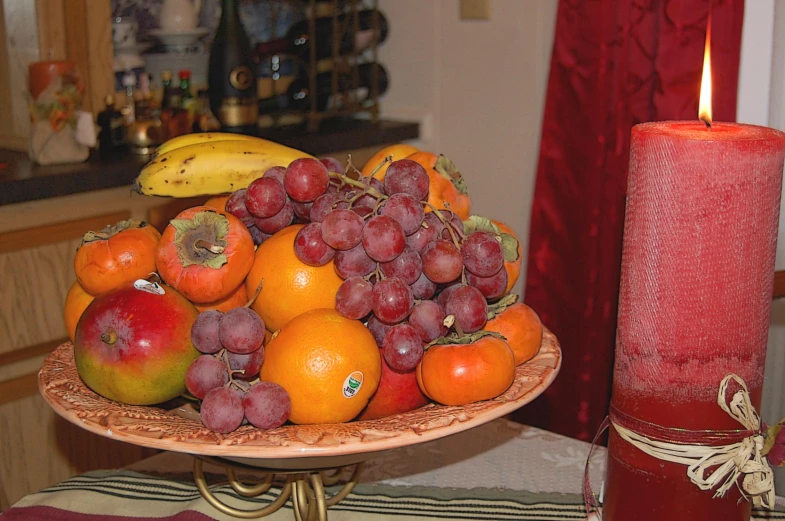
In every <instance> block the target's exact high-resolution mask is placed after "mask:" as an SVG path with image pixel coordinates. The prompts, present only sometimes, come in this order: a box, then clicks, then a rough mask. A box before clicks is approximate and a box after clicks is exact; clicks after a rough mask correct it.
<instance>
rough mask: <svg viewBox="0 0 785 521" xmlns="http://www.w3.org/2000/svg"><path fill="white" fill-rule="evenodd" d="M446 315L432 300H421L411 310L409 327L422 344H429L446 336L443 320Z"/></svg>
mask: <svg viewBox="0 0 785 521" xmlns="http://www.w3.org/2000/svg"><path fill="white" fill-rule="evenodd" d="M446 316H447V313H446V312H445V311H444V308H443V307H442V306H441V305H440V304H437V303H436V302H434V301H433V300H423V301H420V302H418V303H417V304H415V305H414V308H412V312H411V314H410V315H409V325H411V326H412V327H413V328H414V329H415V330H416V331H417V333H418V334H419V335H420V339H421V340H422V341H423V342H431V341H433V340H436V339H437V338H439V337H441V336H444V335H446V334H447V327H446V326H445V325H444V319H445V317H446Z"/></svg>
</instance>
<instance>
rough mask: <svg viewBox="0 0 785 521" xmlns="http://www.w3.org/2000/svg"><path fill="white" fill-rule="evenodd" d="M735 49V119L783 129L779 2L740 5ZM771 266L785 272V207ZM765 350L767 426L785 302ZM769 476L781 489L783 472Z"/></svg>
mask: <svg viewBox="0 0 785 521" xmlns="http://www.w3.org/2000/svg"><path fill="white" fill-rule="evenodd" d="M741 51H742V52H741V71H740V75H739V98H738V109H737V114H736V115H737V119H738V121H739V122H741V123H751V124H756V125H764V126H770V127H774V128H777V129H779V130H785V0H754V1H753V0H747V2H745V8H744V32H743V37H742V49H741ZM783 199H785V198H783ZM783 202H785V201H783ZM775 265H776V269H778V270H782V269H785V204H783V205H781V206H780V228H779V236H778V239H777V258H776V262H775ZM767 349H768V350H767V354H766V372H765V381H764V386H763V403H762V406H761V416H762V417H763V420H764V421H765V422H767V423H768V424H772V423H775V422H777V421H779V420H780V419H782V417H783V416H785V394H783V382H784V381H785V299H780V300H776V301H774V302H773V303H772V307H771V327H770V328H769V341H768V347H767ZM774 473H775V480H776V484H777V486H778V489H779V488H782V485H781V484H782V483H785V469H779V468H778V469H775V471H774Z"/></svg>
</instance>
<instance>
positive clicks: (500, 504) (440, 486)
mask: <svg viewBox="0 0 785 521" xmlns="http://www.w3.org/2000/svg"><path fill="white" fill-rule="evenodd" d="M589 449H590V445H589V444H588V443H585V442H582V441H578V440H574V439H571V438H567V437H564V436H560V435H557V434H553V433H550V432H547V431H543V430H541V429H537V428H534V427H529V426H526V425H521V424H518V423H514V422H510V421H507V420H503V419H500V420H496V421H493V422H491V423H488V424H486V425H483V426H480V427H475V428H474V429H471V430H469V431H466V432H463V433H459V434H454V435H452V436H449V437H447V438H442V439H440V440H435V441H432V442H428V443H423V444H420V445H413V446H410V447H405V448H401V449H395V450H392V451H390V452H387V453H383V454H381V455H379V456H377V457H376V458H374V459H372V460H370V461H368V462H366V464H365V466H364V471H363V474H362V475H361V480H360V481H361V483H360V484H359V485H358V486H357V487H355V489H354V490H353V491H352V493H351V494H349V496H348V497H346V498H345V499H344V500H342V501H341V502H340V503H339V504H338V505H335V506H334V507H331V508H330V509H328V514H329V515H328V517H329V519H330V521H440V520H442V519H472V520H482V521H502V520H510V521H513V520H514V521H521V520H525V521H554V520H576V521H582V520H585V518H586V513H585V510H584V507H583V500H582V496H581V494H582V486H583V471H584V465H585V462H586V458H587V456H588V453H589ZM605 456H606V450H605V448H604V447H596V448H595V453H594V456H593V458H592V462H591V466H590V471H591V476H592V483H593V485H594V489H595V491H598V490H599V488H600V482H601V479H602V476H603V473H604V465H605ZM204 470H205V472H206V473H207V474H208V475H210V476H212V478H213V480H214V481H213V482H214V487H213V488H212V490H213V493H214V494H215V495H216V496H220V497H221V499H222V500H224V501H226V502H227V504H230V505H232V506H234V507H235V508H240V509H242V510H253V509H257V508H260V507H261V506H265V505H269V504H270V503H271V502H272V501H274V499H275V498H276V497H277V495H278V494H280V486H278V488H277V489H275V486H274V487H273V489H271V491H268V492H267V493H265V494H263V495H262V496H257V497H253V498H249V497H244V496H241V495H238V494H237V493H236V492H234V491H233V490H232V489H231V487H230V486H229V485H227V484H225V483H223V484H221V483H222V481H223V482H225V477H223V480H222V476H221V474H223V469H222V468H220V467H215V466H212V465H209V464H205V467H204ZM192 471H193V457H191V456H190V455H188V454H180V453H171V452H166V453H161V454H159V455H156V456H153V457H151V458H148V459H146V460H143V461H141V462H138V463H136V464H134V465H131V466H130V467H128V468H125V469H119V470H107V471H95V472H88V473H85V474H82V475H79V476H75V477H73V478H70V479H68V480H66V481H64V482H62V483H59V484H57V485H55V486H53V487H49V488H48V489H44V490H42V491H39V492H37V493H35V494H30V495H29V496H26V497H25V498H23V499H22V500H21V501H19V502H18V503H17V504H16V505H14V507H12V508H11V509H9V510H7V511H6V512H4V513H2V514H0V521H6V520H8V521H52V520H55V519H57V520H66V519H67V520H69V521H215V520H218V521H234V520H236V519H237V518H233V517H230V516H227V515H224V514H222V513H220V512H219V511H217V510H216V509H215V508H214V507H213V506H212V505H210V504H209V503H208V502H207V501H206V500H205V499H204V498H203V497H202V496H201V495H200V493H199V491H198V490H197V489H196V486H195V484H194V482H193V476H192V474H191V473H192ZM216 474H217V476H216ZM216 479H217V481H215V480H216ZM778 504H779V505H781V503H780V501H778ZM756 514H757V513H756ZM760 515H761V517H760V518H757V517H753V519H767V520H774V519H782V520H785V513H784V512H782V511H779V512H767V513H761V514H760ZM292 518H293V517H292V511H291V508H290V507H289V506H288V505H285V506H284V508H282V509H281V510H278V511H277V512H275V513H274V514H272V515H270V516H269V517H267V518H265V519H269V520H270V521H291V519H292Z"/></svg>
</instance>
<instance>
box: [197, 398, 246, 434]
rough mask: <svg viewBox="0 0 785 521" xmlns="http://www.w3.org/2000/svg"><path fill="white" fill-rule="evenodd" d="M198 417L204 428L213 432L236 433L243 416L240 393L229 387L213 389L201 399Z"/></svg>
mask: <svg viewBox="0 0 785 521" xmlns="http://www.w3.org/2000/svg"><path fill="white" fill-rule="evenodd" d="M199 415H200V416H201V417H202V423H203V424H204V426H205V427H207V428H208V429H210V430H211V431H213V432H219V433H222V434H227V433H230V432H233V431H236V430H237V428H238V427H239V426H240V425H241V424H242V423H243V418H244V416H245V414H244V413H243V398H242V393H241V392H240V391H238V390H236V389H230V388H229V387H218V388H216V389H213V390H212V391H210V392H209V393H207V395H206V396H205V397H204V398H203V399H202V406H201V407H200V408H199Z"/></svg>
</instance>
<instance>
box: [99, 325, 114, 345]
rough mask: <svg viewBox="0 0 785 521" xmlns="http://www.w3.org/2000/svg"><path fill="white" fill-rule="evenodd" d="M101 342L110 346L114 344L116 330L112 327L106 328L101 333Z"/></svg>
mask: <svg viewBox="0 0 785 521" xmlns="http://www.w3.org/2000/svg"><path fill="white" fill-rule="evenodd" d="M101 342H103V343H104V344H109V345H110V346H111V345H114V343H115V342H117V332H116V331H115V330H114V329H107V330H106V331H104V332H103V333H101Z"/></svg>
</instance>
